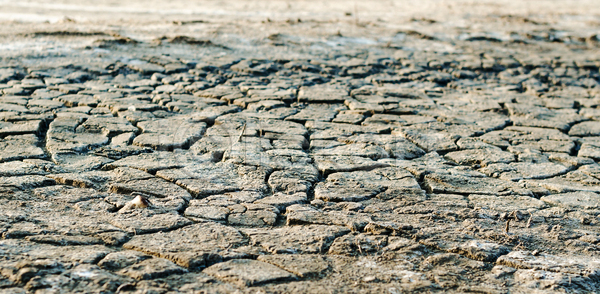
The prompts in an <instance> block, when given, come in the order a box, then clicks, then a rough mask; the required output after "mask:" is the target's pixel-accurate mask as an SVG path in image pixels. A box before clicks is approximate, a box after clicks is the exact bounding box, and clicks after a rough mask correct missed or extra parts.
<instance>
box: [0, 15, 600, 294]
mask: <svg viewBox="0 0 600 294" xmlns="http://www.w3.org/2000/svg"><path fill="white" fill-rule="evenodd" d="M490 19H491V20H490ZM498 19H503V18H501V17H500V18H498V17H496V18H494V17H491V18H488V19H487V21H488V22H490V23H492V24H493V23H494V21H496V20H498ZM411 22H415V20H411ZM303 23H309V22H307V21H304V22H303ZM429 23H431V24H433V23H434V22H432V21H429ZM540 23H541V22H540ZM59 25H60V24H59ZM262 25H264V26H267V27H269V26H280V27H279V30H283V27H286V26H294V25H303V24H298V23H292V24H290V23H289V22H287V23H285V22H282V23H276V22H274V24H268V23H267V24H262ZM310 25H311V26H312V25H313V24H312V23H311V24H310ZM326 25H327V24H323V26H326ZM354 25H356V24H353V21H350V22H349V23H347V24H344V26H346V27H351V26H354ZM428 25H430V24H425V25H424V26H425V27H427V26H428ZM48 26H50V25H48ZM369 26H370V24H368V23H367V24H363V27H362V28H363V29H364V27H367V28H369ZM517 26H522V23H521V22H519V23H518V24H517ZM533 26H541V28H538V30H537V31H536V32H538V33H537V35H535V34H534V33H531V32H529V33H527V31H526V32H525V33H522V34H520V35H515V36H516V37H515V38H514V39H506V40H504V39H498V38H496V37H493V36H491V35H481V34H480V35H476V36H475V37H473V36H471V37H469V38H464V37H460V38H451V37H448V38H444V37H440V35H436V36H437V37H433V36H432V35H427V34H424V33H417V32H416V31H410V33H399V34H400V35H401V36H402V37H401V38H399V39H392V40H391V41H389V40H384V42H383V43H375V44H372V43H368V44H363V43H364V42H362V41H361V42H362V43H361V42H358V41H356V40H357V39H351V38H347V37H342V36H340V35H339V33H338V34H335V35H330V36H329V37H327V38H329V39H328V40H329V41H328V42H339V43H338V44H337V45H335V46H333V47H332V48H331V50H325V51H324V50H322V48H323V47H320V48H321V49H319V48H317V49H315V48H316V47H318V46H329V45H327V44H323V41H320V40H316V41H315V40H312V41H310V40H304V41H303V42H305V43H302V44H299V43H297V42H296V41H294V42H292V41H290V38H288V37H285V35H281V34H280V35H272V36H271V37H270V38H266V39H260V40H262V41H260V42H259V41H255V43H253V45H252V46H255V48H254V47H253V48H254V49H252V50H256V51H259V52H261V53H256V52H253V51H252V50H250V51H245V50H246V49H244V48H241V49H240V48H236V47H235V44H234V45H229V44H227V45H228V47H229V48H223V46H220V45H219V46H217V45H215V44H225V41H224V40H222V39H219V38H218V37H215V39H217V41H215V43H214V44H213V43H208V42H197V40H196V41H194V40H193V39H191V38H183V37H179V38H171V39H170V40H164V42H162V43H161V44H157V43H151V42H150V43H149V42H143V41H140V42H135V43H134V42H129V41H123V39H119V40H121V41H119V40H117V42H108V41H106V40H103V41H100V42H97V41H94V42H93V43H92V45H90V46H87V47H82V48H78V47H77V48H73V49H70V50H66V51H64V52H63V51H60V52H58V51H55V52H45V53H40V52H38V53H31V54H29V55H26V56H18V55H10V54H8V55H5V56H4V57H2V59H0V61H1V62H2V63H0V93H2V94H1V95H0V212H1V214H0V235H1V236H2V239H0V293H72V292H94V293H115V292H119V293H230V292H236V293H259V292H266V293H392V294H394V293H404V292H412V291H415V292H417V291H418V292H448V293H536V292H540V293H541V292H543V293H554V292H556V293H590V292H597V291H599V289H600V254H599V251H600V247H599V246H600V245H598V244H600V229H599V228H600V227H599V226H600V218H599V217H600V194H599V193H600V166H599V165H598V163H597V161H598V160H600V122H599V121H598V120H600V110H599V108H598V107H599V106H600V84H599V82H600V81H599V71H598V68H599V66H600V60H599V58H598V56H599V55H598V54H597V53H598V50H597V49H598V43H597V41H598V38H597V35H596V36H595V39H594V38H591V37H588V38H587V39H585V38H584V39H581V38H578V37H576V36H574V35H569V34H567V33H563V34H562V35H560V36H559V35H552V33H553V32H555V31H553V30H551V29H550V28H549V27H548V26H547V25H544V24H537V23H536V24H534V25H533ZM359 29H360V28H359ZM421 30H424V29H423V28H421ZM444 30H446V29H444ZM544 31H545V32H547V33H546V34H545V35H544V34H543V33H539V32H544ZM548 32H549V33H548ZM56 34H58V35H60V34H66V33H65V31H64V30H63V31H59V32H58V33H56ZM46 35H48V34H46ZM46 35H44V36H46ZM68 35H69V38H74V39H77V38H79V36H78V35H76V34H74V33H71V34H68ZM81 35H83V36H84V37H85V34H81ZM92 36H95V35H92ZM282 36H283V37H282ZM461 36H462V35H461ZM523 36H528V37H526V38H525V39H523V38H522V37H523ZM513 37H514V36H513ZM27 38H35V37H31V36H29V37H27ZM119 38H122V37H119ZM344 38H346V39H344ZM511 38H512V37H511ZM26 40H29V39H26ZM182 40H183V41H182ZM190 40H192V41H194V42H190ZM219 40H221V41H222V42H219ZM332 40H333V41H332ZM353 40H354V41H353ZM34 41H35V39H34ZM63 41H64V40H63ZM392 41H393V42H392ZM178 42H183V43H186V44H176V43H178ZM261 42H262V43H261ZM311 42H313V43H311ZM344 42H346V43H344ZM348 42H350V43H349V44H350V45H348ZM187 43H191V44H187ZM444 46H446V47H444ZM448 46H450V47H452V48H453V49H452V50H448V49H443V48H447V47H448ZM282 47H284V48H288V49H289V48H291V49H289V51H286V50H288V49H285V50H282V49H281V48H282ZM411 48H412V49H411ZM415 48H417V49H415ZM419 48H421V49H419ZM422 48H437V49H433V50H422ZM312 49H315V50H313V51H311V50H312ZM278 50H279V51H278ZM196 51H202V52H203V54H200V55H194V54H193V53H191V52H196ZM174 52H175V53H174ZM271 53H272V56H273V57H268V56H261V57H257V58H254V55H261V54H262V55H269V54H271ZM253 54H254V55H253ZM9 55H10V56H9ZM134 199H137V200H134ZM140 199H146V200H148V202H149V203H148V205H144V203H143V202H144V201H139V200H140ZM146 206H147V207H146Z"/></svg>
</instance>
